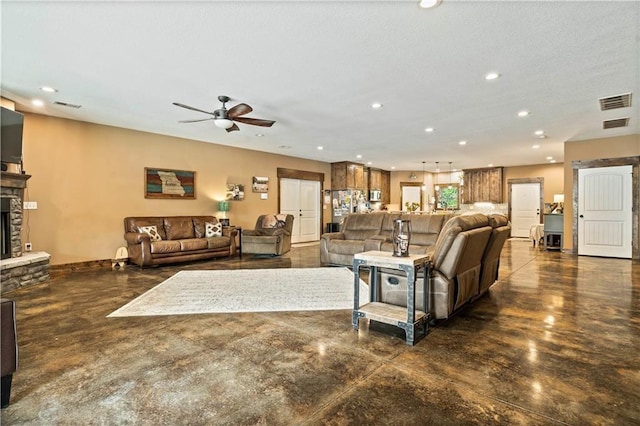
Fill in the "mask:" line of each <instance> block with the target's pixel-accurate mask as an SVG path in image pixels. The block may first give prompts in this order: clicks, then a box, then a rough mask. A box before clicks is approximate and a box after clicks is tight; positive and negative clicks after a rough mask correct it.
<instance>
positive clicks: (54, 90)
mask: <svg viewBox="0 0 640 426" xmlns="http://www.w3.org/2000/svg"><path fill="white" fill-rule="evenodd" d="M40 90H42V91H43V92H47V93H56V92H57V91H58V89H54V88H53V87H49V86H42V87H41V88H40Z"/></svg>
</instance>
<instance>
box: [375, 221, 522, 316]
mask: <svg viewBox="0 0 640 426" xmlns="http://www.w3.org/2000/svg"><path fill="white" fill-rule="evenodd" d="M510 232H511V227H510V225H509V223H508V220H507V218H506V217H505V216H504V215H491V216H486V215H484V214H482V213H475V214H470V215H460V216H455V217H453V218H452V219H450V220H449V221H447V222H446V223H445V225H444V226H443V228H442V231H441V233H440V235H439V236H438V240H437V241H436V244H435V245H434V246H433V247H432V249H431V250H430V251H429V254H430V265H431V276H430V281H429V286H430V287H429V288H430V292H429V312H430V313H431V317H432V319H446V318H448V317H449V316H451V315H452V314H453V313H454V312H456V311H457V310H459V309H460V308H461V307H463V306H465V305H466V304H468V303H469V302H471V301H473V300H475V299H477V298H478V297H480V296H481V295H482V294H483V293H484V292H486V291H487V290H488V289H489V287H490V286H491V285H492V284H493V283H494V282H495V280H496V279H497V268H498V263H499V259H500V252H501V251H502V247H503V245H504V241H505V240H506V238H507V237H508V236H509V234H510ZM483 271H485V272H484V273H485V275H484V277H485V278H484V281H481V276H483ZM378 282H379V283H380V291H379V294H380V299H381V301H382V302H385V303H390V304H393V305H398V306H406V300H407V282H406V277H404V276H402V275H400V274H398V273H394V272H393V271H389V270H382V271H381V272H380V279H379V281H378ZM422 303H423V292H422V286H421V285H417V286H416V302H415V305H416V306H422Z"/></svg>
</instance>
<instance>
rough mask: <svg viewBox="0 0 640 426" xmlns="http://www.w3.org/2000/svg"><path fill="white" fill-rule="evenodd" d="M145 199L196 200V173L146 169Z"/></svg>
mask: <svg viewBox="0 0 640 426" xmlns="http://www.w3.org/2000/svg"><path fill="white" fill-rule="evenodd" d="M144 198H160V199H179V200H194V199H195V198H196V172H190V171H186V170H172V169H153V168H150V167H145V168H144Z"/></svg>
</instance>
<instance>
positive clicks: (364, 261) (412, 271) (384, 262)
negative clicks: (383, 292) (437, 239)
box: [353, 251, 430, 345]
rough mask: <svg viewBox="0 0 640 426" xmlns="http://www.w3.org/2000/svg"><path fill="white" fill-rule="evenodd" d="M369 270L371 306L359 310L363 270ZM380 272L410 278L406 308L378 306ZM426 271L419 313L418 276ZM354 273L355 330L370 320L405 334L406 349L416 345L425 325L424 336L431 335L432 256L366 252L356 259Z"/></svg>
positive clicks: (364, 306) (381, 304) (380, 303)
mask: <svg viewBox="0 0 640 426" xmlns="http://www.w3.org/2000/svg"><path fill="white" fill-rule="evenodd" d="M362 266H368V267H369V268H370V272H369V300H370V301H371V302H369V303H367V304H365V305H362V306H359V301H360V267H362ZM378 268H389V269H396V270H400V271H403V272H405V273H406V274H407V306H406V307H404V306H396V305H391V304H388V303H382V302H378ZM420 269H422V270H423V271H424V279H423V288H422V291H423V298H422V300H423V306H422V310H416V307H415V300H416V286H415V284H416V276H417V272H418V271H419V270H420ZM353 273H354V299H353V300H354V302H353V328H354V329H356V330H357V329H358V326H359V325H358V322H359V320H360V318H369V319H371V320H374V321H379V322H383V323H386V324H392V325H395V326H396V327H399V328H401V329H403V330H404V331H405V334H406V340H407V345H413V344H414V341H415V337H416V330H417V329H418V327H419V326H420V325H422V336H425V335H426V334H427V333H428V331H429V312H428V306H429V291H428V290H429V288H428V285H427V283H428V281H429V274H430V271H429V256H428V255H425V254H412V255H409V256H407V257H396V256H393V254H392V253H388V252H383V251H367V252H364V253H357V254H355V255H354V256H353Z"/></svg>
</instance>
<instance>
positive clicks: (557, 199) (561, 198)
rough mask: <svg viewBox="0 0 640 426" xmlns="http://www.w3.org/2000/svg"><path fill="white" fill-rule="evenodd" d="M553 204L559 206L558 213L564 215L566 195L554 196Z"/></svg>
mask: <svg viewBox="0 0 640 426" xmlns="http://www.w3.org/2000/svg"><path fill="white" fill-rule="evenodd" d="M553 202H554V203H556V204H557V205H558V207H557V209H556V211H557V212H558V213H562V211H563V210H564V194H553Z"/></svg>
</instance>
